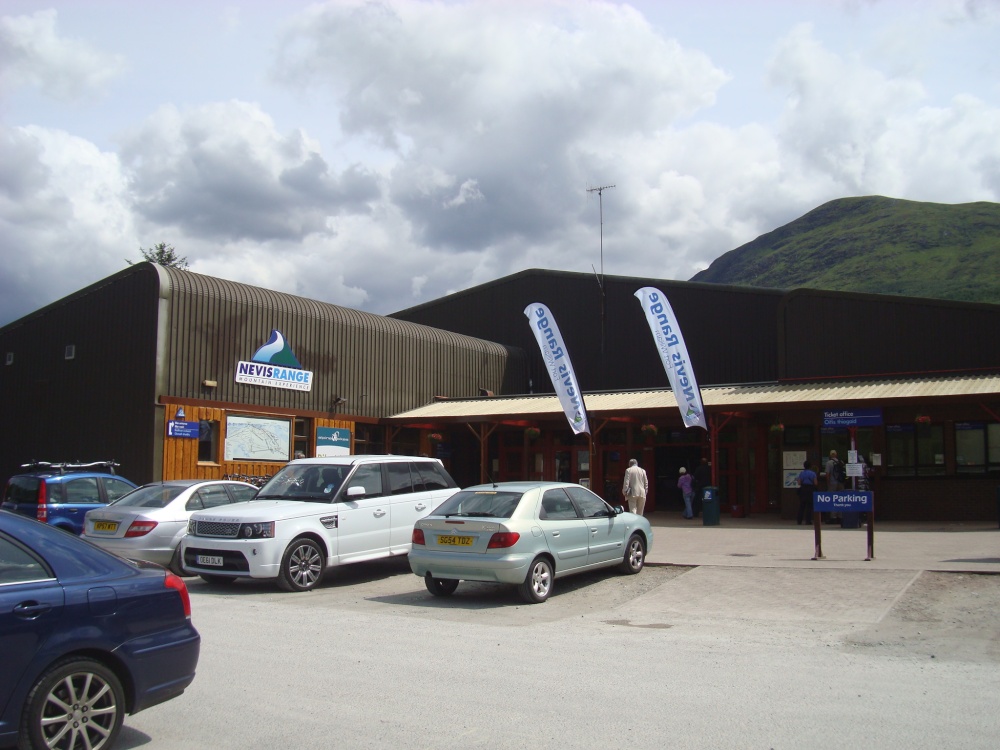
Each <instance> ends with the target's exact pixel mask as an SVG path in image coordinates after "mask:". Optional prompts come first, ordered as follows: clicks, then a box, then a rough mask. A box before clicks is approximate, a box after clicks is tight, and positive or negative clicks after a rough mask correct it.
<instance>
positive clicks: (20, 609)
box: [14, 601, 52, 620]
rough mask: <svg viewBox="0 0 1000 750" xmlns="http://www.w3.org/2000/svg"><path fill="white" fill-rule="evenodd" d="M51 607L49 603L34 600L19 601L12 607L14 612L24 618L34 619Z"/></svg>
mask: <svg viewBox="0 0 1000 750" xmlns="http://www.w3.org/2000/svg"><path fill="white" fill-rule="evenodd" d="M51 609H52V605H51V604H42V603H40V602H34V601H30V602H21V603H20V604H18V605H16V606H15V607H14V614H15V615H16V616H17V617H20V618H22V619H24V620H34V619H36V618H37V617H38V616H39V615H44V614H45V613H46V612H48V611H49V610H51Z"/></svg>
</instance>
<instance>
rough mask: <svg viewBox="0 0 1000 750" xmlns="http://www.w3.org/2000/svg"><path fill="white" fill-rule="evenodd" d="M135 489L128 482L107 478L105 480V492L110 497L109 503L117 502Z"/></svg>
mask: <svg viewBox="0 0 1000 750" xmlns="http://www.w3.org/2000/svg"><path fill="white" fill-rule="evenodd" d="M134 489H135V487H133V486H132V485H131V484H129V483H128V482H123V481H122V480H121V479H112V478H111V477H105V479H104V492H105V493H106V494H107V496H108V502H109V503H110V502H113V501H114V500H117V499H118V498H120V497H121V496H122V495H126V494H128V493H129V492H131V491H132V490H134Z"/></svg>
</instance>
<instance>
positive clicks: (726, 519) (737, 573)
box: [625, 512, 1000, 626]
mask: <svg viewBox="0 0 1000 750" xmlns="http://www.w3.org/2000/svg"><path fill="white" fill-rule="evenodd" d="M649 518H650V521H651V522H652V524H653V545H652V549H651V550H650V552H649V554H648V555H647V557H646V562H647V565H674V566H684V567H691V568H694V570H691V571H690V572H688V573H686V574H685V575H683V576H680V577H678V578H676V579H673V580H671V581H670V582H668V583H667V584H664V585H663V586H660V587H658V588H657V589H654V590H653V591H650V592H649V593H647V594H645V595H643V596H641V597H640V598H639V599H637V600H635V601H633V602H631V603H630V604H629V605H627V606H626V607H625V610H627V612H626V614H627V615H628V616H630V617H632V618H633V619H634V620H635V621H637V622H646V621H648V622H658V621H672V620H675V619H677V618H683V619H695V620H700V619H705V618H709V619H718V618H721V619H727V618H736V619H740V620H743V621H756V622H759V623H772V624H777V623H785V624H790V623H795V622H800V623H803V622H810V621H811V622H823V623H825V624H827V625H834V626H835V625H836V623H841V624H842V625H854V626H859V625H860V626H864V625H875V624H877V623H879V622H880V621H881V620H882V619H883V618H884V617H885V616H886V614H887V613H888V612H889V611H890V610H891V609H892V607H893V605H894V604H895V603H896V602H898V601H900V599H901V598H902V597H903V596H904V595H905V594H906V593H907V590H908V589H910V587H911V586H913V584H914V583H915V582H916V581H917V579H918V578H919V577H920V575H921V574H922V573H923V572H924V571H947V572H963V573H969V572H972V573H984V574H1000V528H998V525H997V524H989V523H950V524H944V523H901V522H900V523H893V522H886V523H884V524H879V523H878V522H877V521H876V524H875V527H874V528H873V534H872V551H873V553H874V554H873V556H872V558H871V559H866V558H867V556H868V553H869V546H868V545H869V540H868V530H867V528H866V527H865V525H864V524H862V525H861V526H860V527H859V528H841V527H840V526H839V525H835V524H830V523H828V524H823V525H822V527H821V530H820V536H819V551H820V552H821V553H822V557H821V558H819V559H814V556H815V555H816V551H817V547H816V534H815V530H814V528H813V527H812V526H806V525H802V526H798V525H796V523H795V522H794V521H788V520H783V519H780V518H778V517H776V516H759V517H745V518H733V517H730V516H727V515H723V516H722V517H721V519H720V523H719V525H717V526H705V525H704V521H703V519H702V518H695V519H693V520H685V519H683V518H682V517H681V516H680V514H679V513H671V512H657V513H652V514H650V516H649Z"/></svg>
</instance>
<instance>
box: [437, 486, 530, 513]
mask: <svg viewBox="0 0 1000 750" xmlns="http://www.w3.org/2000/svg"><path fill="white" fill-rule="evenodd" d="M522 497H524V495H523V493H520V492H505V491H501V490H475V491H473V490H462V491H461V492H456V493H455V494H454V495H452V496H451V497H450V498H448V499H447V500H445V501H444V502H443V503H441V505H439V506H438V508H437V510H435V511H434V515H435V516H472V517H480V518H510V517H511V516H512V515H513V514H514V511H515V510H516V509H517V505H518V503H520V502H521V498H522Z"/></svg>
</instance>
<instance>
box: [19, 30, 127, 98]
mask: <svg viewBox="0 0 1000 750" xmlns="http://www.w3.org/2000/svg"><path fill="white" fill-rule="evenodd" d="M57 18H58V15H57V13H56V11H55V10H43V11H39V12H37V13H34V14H32V15H24V16H4V17H0V81H2V82H3V84H4V87H5V88H11V87H19V86H37V87H38V88H39V89H41V90H42V91H43V92H44V93H45V94H46V95H48V96H51V97H53V98H55V99H59V100H63V101H73V100H77V99H82V98H85V97H88V96H90V95H93V94H94V93H96V92H100V91H101V90H102V89H104V87H105V86H106V85H107V84H108V82H109V81H111V79H113V78H114V77H115V76H117V75H118V74H120V73H121V71H122V69H123V66H124V63H123V60H122V59H121V57H119V56H117V55H109V54H105V53H103V52H101V51H100V50H97V49H94V48H93V47H92V46H91V45H89V44H87V43H85V42H82V41H79V40H75V39H68V38H65V37H62V36H60V35H59V34H58V33H57V31H56V21H57Z"/></svg>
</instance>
